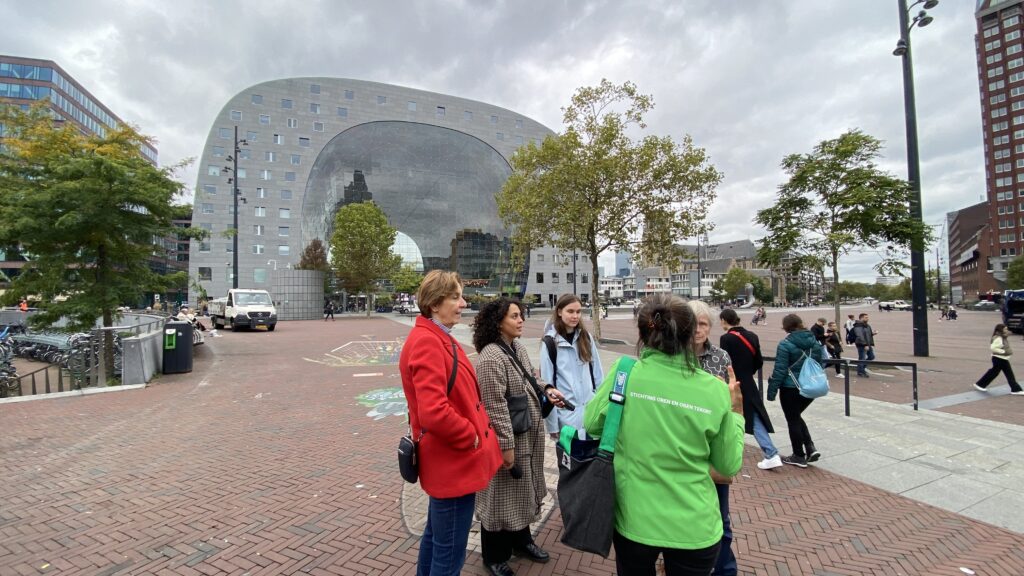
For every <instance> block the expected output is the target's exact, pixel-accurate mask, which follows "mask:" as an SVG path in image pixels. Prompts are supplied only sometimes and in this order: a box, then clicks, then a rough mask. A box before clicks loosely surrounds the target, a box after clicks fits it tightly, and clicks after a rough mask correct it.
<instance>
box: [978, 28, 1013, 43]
mask: <svg viewBox="0 0 1024 576" xmlns="http://www.w3.org/2000/svg"><path fill="white" fill-rule="evenodd" d="M986 38H987V36H986ZM1017 38H1020V30H1014V31H1013V32H1007V33H1006V36H1003V40H1006V41H1007V42H1009V41H1011V40H1016V39H1017Z"/></svg>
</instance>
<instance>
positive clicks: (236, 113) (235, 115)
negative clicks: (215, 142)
mask: <svg viewBox="0 0 1024 576" xmlns="http://www.w3.org/2000/svg"><path fill="white" fill-rule="evenodd" d="M231 119H232V120H233V121H235V122H241V121H242V111H241V110H232V111H231Z"/></svg>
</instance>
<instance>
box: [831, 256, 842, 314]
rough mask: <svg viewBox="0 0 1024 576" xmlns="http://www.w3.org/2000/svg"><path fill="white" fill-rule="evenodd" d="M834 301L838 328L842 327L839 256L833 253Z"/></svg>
mask: <svg viewBox="0 0 1024 576" xmlns="http://www.w3.org/2000/svg"><path fill="white" fill-rule="evenodd" d="M832 300H833V301H834V302H835V313H836V327H837V328H838V327H839V326H841V325H842V324H841V322H840V315H841V312H840V311H839V254H837V253H836V252H832Z"/></svg>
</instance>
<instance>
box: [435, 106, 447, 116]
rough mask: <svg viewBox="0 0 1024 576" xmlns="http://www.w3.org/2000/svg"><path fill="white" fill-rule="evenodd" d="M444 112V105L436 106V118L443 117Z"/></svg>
mask: <svg viewBox="0 0 1024 576" xmlns="http://www.w3.org/2000/svg"><path fill="white" fill-rule="evenodd" d="M445 112H446V111H445V109H444V106H438V107H437V117H438V118H444V115H445Z"/></svg>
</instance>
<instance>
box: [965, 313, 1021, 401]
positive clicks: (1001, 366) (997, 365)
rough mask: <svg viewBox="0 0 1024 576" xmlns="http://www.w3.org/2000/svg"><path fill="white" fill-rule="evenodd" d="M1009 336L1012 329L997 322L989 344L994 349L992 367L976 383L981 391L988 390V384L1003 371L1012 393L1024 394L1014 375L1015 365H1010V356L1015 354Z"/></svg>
mask: <svg viewBox="0 0 1024 576" xmlns="http://www.w3.org/2000/svg"><path fill="white" fill-rule="evenodd" d="M1009 336H1010V330H1009V329H1007V328H1006V325H1004V324H996V327H995V330H993V331H992V341H991V342H990V343H989V346H988V348H989V350H991V351H992V367H991V368H989V369H988V371H987V372H985V374H984V375H982V377H981V380H978V381H977V382H976V383H975V384H974V387H975V388H977V389H978V390H979V391H981V392H985V391H987V390H988V385H989V384H991V383H992V381H993V380H995V379H996V377H997V376H999V373H1000V372H1002V373H1003V374H1005V375H1006V381H1007V382H1008V383H1009V384H1010V394H1013V395H1016V396H1022V395H1024V389H1021V387H1020V384H1018V383H1017V379H1016V378H1015V377H1014V375H1013V367H1012V366H1010V356H1012V355H1013V350H1011V349H1010V340H1009Z"/></svg>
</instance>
